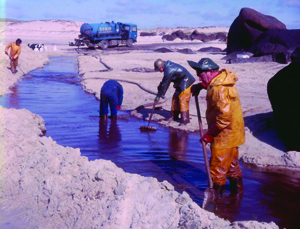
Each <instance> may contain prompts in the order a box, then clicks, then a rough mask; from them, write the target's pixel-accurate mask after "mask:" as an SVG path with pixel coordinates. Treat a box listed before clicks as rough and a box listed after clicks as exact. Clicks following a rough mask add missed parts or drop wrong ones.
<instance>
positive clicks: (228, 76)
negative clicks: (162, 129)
mask: <svg viewBox="0 0 300 229" xmlns="http://www.w3.org/2000/svg"><path fill="white" fill-rule="evenodd" d="M188 63H189V65H190V66H191V67H192V68H193V69H195V70H196V72H197V76H199V80H200V81H201V82H200V83H199V84H195V85H194V86H193V88H192V95H193V96H198V94H199V92H200V90H201V89H203V88H204V89H207V95H206V100H207V110H206V119H207V124H208V131H207V133H206V134H205V135H204V136H203V137H202V138H201V139H200V140H201V141H205V142H206V143H211V158H210V173H211V177H212V180H213V187H214V190H215V191H216V192H217V194H218V196H223V195H224V194H225V183H226V179H227V178H228V179H229V182H230V189H231V192H240V191H243V190H244V187H243V181H242V171H241V169H240V166H239V162H238V146H240V145H242V144H244V142H245V128H244V119H243V113H242V109H241V104H240V99H239V95H238V92H237V89H236V86H235V83H236V82H237V81H238V77H237V75H236V74H234V73H233V72H232V71H230V70H227V69H222V70H220V71H219V66H218V65H217V64H216V63H214V62H213V61H212V60H211V59H209V58H202V59H201V60H200V61H199V62H198V63H196V62H193V61H188Z"/></svg>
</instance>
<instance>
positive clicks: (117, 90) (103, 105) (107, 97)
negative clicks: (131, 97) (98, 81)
mask: <svg viewBox="0 0 300 229" xmlns="http://www.w3.org/2000/svg"><path fill="white" fill-rule="evenodd" d="M122 102H123V87H122V85H121V84H120V83H118V82H117V81H116V80H108V81H106V82H105V83H104V84H103V86H102V88H101V92H100V118H101V119H102V120H107V114H108V105H109V107H110V113H111V118H112V119H116V118H117V113H118V110H120V108H121V105H122Z"/></svg>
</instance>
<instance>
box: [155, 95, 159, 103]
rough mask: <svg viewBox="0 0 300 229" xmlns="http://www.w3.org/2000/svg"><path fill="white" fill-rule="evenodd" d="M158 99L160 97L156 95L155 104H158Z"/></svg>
mask: <svg viewBox="0 0 300 229" xmlns="http://www.w3.org/2000/svg"><path fill="white" fill-rule="evenodd" d="M159 99H160V96H159V95H157V96H156V97H155V102H157V103H158V101H159Z"/></svg>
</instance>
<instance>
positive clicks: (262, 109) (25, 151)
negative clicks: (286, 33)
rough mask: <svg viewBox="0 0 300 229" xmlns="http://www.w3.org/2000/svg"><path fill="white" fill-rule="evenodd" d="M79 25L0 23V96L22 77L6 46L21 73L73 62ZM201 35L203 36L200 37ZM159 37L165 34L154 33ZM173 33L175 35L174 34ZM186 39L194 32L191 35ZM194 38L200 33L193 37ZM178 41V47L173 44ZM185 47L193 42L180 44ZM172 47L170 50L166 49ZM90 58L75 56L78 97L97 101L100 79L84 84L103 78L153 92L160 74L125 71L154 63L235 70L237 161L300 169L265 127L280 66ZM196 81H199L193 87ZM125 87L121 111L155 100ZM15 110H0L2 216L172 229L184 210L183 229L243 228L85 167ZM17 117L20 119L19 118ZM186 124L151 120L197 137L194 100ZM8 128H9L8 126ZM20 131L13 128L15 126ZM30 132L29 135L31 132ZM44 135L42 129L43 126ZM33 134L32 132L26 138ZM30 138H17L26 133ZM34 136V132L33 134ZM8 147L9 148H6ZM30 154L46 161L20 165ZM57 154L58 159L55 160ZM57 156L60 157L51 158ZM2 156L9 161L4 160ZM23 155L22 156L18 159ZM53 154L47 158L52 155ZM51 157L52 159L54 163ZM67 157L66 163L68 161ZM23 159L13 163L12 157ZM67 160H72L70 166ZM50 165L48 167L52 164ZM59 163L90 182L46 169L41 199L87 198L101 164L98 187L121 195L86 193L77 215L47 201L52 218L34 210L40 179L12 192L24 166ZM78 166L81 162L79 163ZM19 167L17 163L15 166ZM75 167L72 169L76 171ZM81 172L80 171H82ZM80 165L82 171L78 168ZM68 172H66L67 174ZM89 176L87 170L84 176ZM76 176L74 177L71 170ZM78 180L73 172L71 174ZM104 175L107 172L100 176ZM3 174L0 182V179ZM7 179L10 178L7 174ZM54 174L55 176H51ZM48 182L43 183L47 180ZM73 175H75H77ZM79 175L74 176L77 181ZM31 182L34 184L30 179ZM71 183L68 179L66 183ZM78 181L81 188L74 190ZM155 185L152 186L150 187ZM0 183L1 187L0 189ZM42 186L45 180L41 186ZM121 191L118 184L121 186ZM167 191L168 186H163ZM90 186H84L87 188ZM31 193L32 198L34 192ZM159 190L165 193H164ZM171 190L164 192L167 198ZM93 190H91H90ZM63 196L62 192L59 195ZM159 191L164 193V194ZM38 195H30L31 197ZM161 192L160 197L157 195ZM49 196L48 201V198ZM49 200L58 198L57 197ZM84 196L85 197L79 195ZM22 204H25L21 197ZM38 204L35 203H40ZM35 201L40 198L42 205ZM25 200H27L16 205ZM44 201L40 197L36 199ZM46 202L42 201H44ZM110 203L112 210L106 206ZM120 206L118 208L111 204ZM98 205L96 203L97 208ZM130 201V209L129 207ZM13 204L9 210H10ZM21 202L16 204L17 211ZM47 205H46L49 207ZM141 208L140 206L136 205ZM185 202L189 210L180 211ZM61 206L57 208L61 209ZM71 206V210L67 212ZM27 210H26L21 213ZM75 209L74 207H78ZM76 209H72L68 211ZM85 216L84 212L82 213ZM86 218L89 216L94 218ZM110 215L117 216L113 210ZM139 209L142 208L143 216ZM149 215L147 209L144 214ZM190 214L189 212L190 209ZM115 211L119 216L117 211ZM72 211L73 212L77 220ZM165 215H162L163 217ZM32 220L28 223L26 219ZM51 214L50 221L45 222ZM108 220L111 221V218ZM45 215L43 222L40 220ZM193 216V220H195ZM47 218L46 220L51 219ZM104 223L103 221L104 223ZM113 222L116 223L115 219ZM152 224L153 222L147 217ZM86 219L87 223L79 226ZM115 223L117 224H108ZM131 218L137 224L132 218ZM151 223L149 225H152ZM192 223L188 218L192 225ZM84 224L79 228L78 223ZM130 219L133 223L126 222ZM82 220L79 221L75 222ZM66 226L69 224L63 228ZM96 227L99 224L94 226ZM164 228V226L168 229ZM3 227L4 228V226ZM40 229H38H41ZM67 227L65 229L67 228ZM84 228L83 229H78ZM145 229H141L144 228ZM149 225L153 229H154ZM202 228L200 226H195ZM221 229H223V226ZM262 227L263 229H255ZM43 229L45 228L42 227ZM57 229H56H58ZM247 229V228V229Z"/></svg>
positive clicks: (134, 179) (176, 56) (175, 57)
mask: <svg viewBox="0 0 300 229" xmlns="http://www.w3.org/2000/svg"><path fill="white" fill-rule="evenodd" d="M81 24H82V23H80V22H64V21H36V22H23V23H6V24H4V23H0V32H1V33H0V34H1V36H0V48H1V47H2V49H3V52H0V55H1V62H0V64H1V65H0V68H1V73H2V74H1V77H0V82H1V91H0V92H1V95H3V94H5V93H8V92H9V89H8V88H9V87H10V86H12V85H13V84H15V83H16V82H18V80H19V79H21V77H22V74H21V71H19V72H18V73H17V74H16V75H12V74H11V73H10V70H8V69H7V67H8V66H9V63H8V58H7V56H5V55H4V48H5V45H6V44H8V43H9V42H11V41H14V40H15V39H17V38H21V39H23V44H22V53H21V56H20V62H19V63H20V67H21V68H22V70H23V71H24V72H25V73H27V72H29V71H31V70H33V69H35V68H37V67H42V66H43V65H44V64H45V63H47V61H48V58H47V56H54V55H56V56H57V55H78V54H77V52H75V51H74V48H73V47H70V46H68V42H73V41H74V38H76V37H77V35H78V33H79V28H80V25H81ZM206 29H207V30H206ZM159 30H160V31H162V30H163V29H159ZM169 30H171V29H169ZM175 30H177V29H173V31H175ZM189 30H190V31H191V32H192V31H193V29H189ZM198 31H199V30H198ZM224 31H225V32H226V31H228V27H224V28H222V27H210V28H203V29H202V30H201V31H199V32H224ZM159 42H160V43H161V47H164V44H165V43H163V42H162V41H161V39H160V37H159V36H155V37H138V44H151V43H159ZM176 42H177V41H176ZM27 43H45V44H46V46H47V47H48V48H47V51H46V52H34V51H32V50H30V49H29V48H27V47H26V46H27ZM184 43H193V42H188V41H184ZM209 46H213V47H220V48H222V49H224V48H226V44H224V43H223V44H222V43H220V42H210V43H203V44H200V45H199V44H194V45H193V46H187V47H188V48H190V49H192V50H193V51H197V50H198V49H200V48H202V47H209ZM168 48H170V47H168ZM171 48H172V49H173V50H176V49H177V48H178V47H177V46H176V45H174V46H172V47H171ZM181 48H184V46H180V49H181ZM93 55H94V56H92V55H78V66H79V73H81V74H82V78H83V79H84V81H82V85H83V90H85V91H87V92H89V93H93V94H95V96H96V97H97V98H99V91H100V88H101V86H102V84H103V83H104V82H105V80H100V79H99V80H95V79H89V78H95V77H97V78H107V79H108V78H109V79H126V80H130V81H134V82H137V83H139V84H141V85H142V86H144V87H145V88H147V89H149V90H151V91H153V92H156V91H157V86H158V84H159V82H160V81H161V79H162V74H161V73H136V72H126V71H124V69H132V68H140V67H144V68H153V62H154V61H155V60H156V59H157V58H162V59H164V60H171V61H173V62H176V63H179V64H181V65H183V66H185V67H186V68H187V69H188V70H189V71H190V72H191V73H192V74H193V75H195V73H194V71H193V70H192V69H191V68H190V67H189V66H188V64H187V62H186V61H187V60H193V61H197V62H198V61H199V59H201V58H203V57H209V58H211V59H213V60H214V61H215V62H216V63H217V64H219V65H220V66H221V68H228V69H231V70H232V71H234V72H235V73H236V74H237V75H238V77H239V81H238V82H237V89H238V91H239V94H240V98H241V103H242V109H243V112H244V118H245V123H246V143H245V144H244V145H243V146H241V148H240V160H242V161H244V162H247V163H253V164H255V165H257V166H262V167H265V166H268V167H270V166H275V168H274V169H276V167H284V168H289V169H300V156H299V153H298V152H287V153H286V152H284V147H283V146H282V143H281V141H280V140H279V139H278V138H277V136H276V134H275V132H274V131H273V130H272V129H270V128H269V127H268V124H269V123H270V115H269V114H268V112H271V111H272V109H271V106H270V103H269V100H268V96H267V89H266V88H267V82H268V80H269V79H270V78H271V77H272V76H273V75H274V74H275V73H277V71H279V70H280V69H282V68H283V67H285V65H282V64H278V63H273V62H268V63H255V64H250V63H247V64H233V65H228V64H225V61H223V60H221V58H222V57H223V56H224V55H221V54H215V55H213V54H208V53H199V52H197V54H190V55H189V54H181V53H178V52H173V53H154V52H143V51H131V52H130V53H127V52H106V51H102V50H96V51H94V52H93ZM100 58H101V60H102V61H104V62H105V63H106V64H107V65H108V66H110V67H111V68H113V70H112V71H108V72H90V71H95V70H96V71H97V70H105V69H106V68H105V66H104V65H102V64H101V63H100V62H99V59H100ZM197 82H198V80H197ZM122 85H123V87H124V102H123V105H122V109H135V108H136V107H138V106H140V105H142V104H146V103H151V102H153V99H154V98H155V96H154V95H151V94H149V93H147V92H145V91H143V90H141V89H140V88H139V87H137V86H136V85H132V84H128V83H122ZM173 92H174V89H173V88H172V85H171V86H170V88H169V90H168V92H167V94H166V102H165V103H163V104H162V105H161V106H162V107H163V109H165V110H170V106H171V97H172V94H173ZM204 98H205V92H201V94H200V107H201V112H202V116H203V121H204V126H205V127H206V123H205V99H204ZM18 112H19V111H16V110H14V109H11V110H7V109H3V108H1V119H0V121H1V122H0V124H1V126H0V127H1V133H3V134H2V135H1V140H2V142H5V144H4V143H3V144H2V148H1V158H2V160H1V166H0V172H1V181H2V182H1V184H2V187H3V188H2V189H1V196H0V197H1V198H0V199H1V201H2V205H1V206H2V208H3V207H6V208H5V211H6V212H9V211H12V210H14V209H20V208H21V209H23V208H24V211H22V212H23V213H24V214H23V215H22V217H24V218H25V220H26V221H27V220H30V221H31V225H36V224H38V223H42V224H41V225H46V224H48V225H49V228H51V227H50V226H52V228H55V226H54V225H55V224H54V220H58V221H57V224H56V226H59V228H75V227H72V225H73V224H72V223H74V221H73V218H72V219H71V218H70V217H69V218H68V216H67V215H68V212H69V213H70V216H72V217H80V214H82V215H84V217H85V218H84V219H80V220H79V221H80V222H79V223H78V224H77V227H76V228H91V227H92V226H95V227H97V228H99V227H100V225H98V226H97V225H96V224H95V223H97V220H96V221H93V220H91V219H92V218H91V217H96V218H97V214H99V215H102V216H101V217H102V218H101V217H100V216H99V217H100V218H101V219H100V218H99V222H100V221H101V222H106V224H105V223H104V227H103V228H118V224H119V223H122V222H126V224H127V223H128V225H129V224H130V222H131V223H133V225H135V226H136V227H134V228H166V227H169V226H171V227H172V226H174V225H178V223H179V222H180V219H181V220H182V217H183V218H184V217H185V216H186V215H185V216H183V215H184V210H183V209H185V208H182V206H188V207H187V208H190V209H186V212H190V213H191V212H193V213H192V214H193V217H194V219H193V220H188V221H187V224H188V223H189V225H190V226H191V225H193V224H194V225H198V226H199V228H202V227H205V226H208V225H210V227H211V228H219V227H220V228H241V227H242V226H243V224H239V225H238V224H237V223H236V224H235V227H234V226H233V225H231V226H229V223H228V222H225V221H222V220H220V219H217V218H215V217H214V216H212V215H213V214H211V215H210V216H207V215H206V214H208V213H207V212H205V211H202V209H201V208H199V206H196V205H195V204H194V203H192V201H191V200H190V199H189V198H187V199H188V200H187V201H186V202H184V203H181V205H180V206H179V205H178V202H176V201H175V200H176V198H177V197H178V193H176V192H175V191H173V188H172V187H169V188H163V189H160V190H158V189H159V186H160V185H161V184H159V183H158V182H157V181H155V179H154V180H152V179H150V180H151V185H153V186H155V187H157V188H158V189H154V190H152V189H148V188H147V187H145V188H141V186H139V185H138V184H142V183H144V182H148V181H147V180H148V179H147V178H143V177H140V176H135V175H130V174H124V172H123V171H121V170H120V169H118V168H117V167H116V166H114V165H111V164H107V163H108V162H105V161H102V160H99V161H96V162H87V161H86V159H84V158H83V157H80V156H79V154H80V152H79V150H74V149H71V148H68V147H61V146H58V145H57V144H56V143H55V142H53V141H52V139H51V138H45V137H40V136H39V134H40V132H39V131H38V129H36V128H40V129H43V128H44V127H43V124H42V123H43V121H42V119H41V118H40V117H39V118H37V117H36V116H34V115H32V114H29V113H28V112H27V111H24V110H22V111H20V112H21V113H20V114H19V115H16V114H17V113H18ZM22 112H23V113H22ZM132 114H133V115H136V116H137V117H138V116H140V114H139V113H138V112H132ZM24 117H25V119H26V120H27V121H26V123H29V125H24V120H23V119H22V118H24ZM190 117H191V123H190V124H188V125H187V126H185V127H180V126H178V123H177V122H168V121H164V120H163V119H164V117H162V116H159V115H157V114H155V115H154V119H155V120H156V121H158V122H159V123H160V124H162V125H165V126H170V127H172V128H177V129H184V130H188V131H197V130H198V123H197V117H196V108H195V102H194V98H192V99H191V102H190ZM8 122H9V123H10V124H9V123H8ZM21 123H23V124H21ZM18 124H19V125H18ZM33 127H34V128H33ZM46 128H47V127H46ZM32 131H34V132H32ZM27 132H28V134H22V133H27ZM31 132H32V133H31ZM20 138H21V141H22V142H23V143H22V144H23V145H22V147H21V148H20V147H19V146H18V144H19V142H20ZM8 146H9V148H8ZM31 152H47V154H48V156H47V160H48V162H42V158H40V159H39V160H41V161H39V160H37V161H36V162H32V161H31V159H30V160H29V159H26V158H27V157H29V155H30V153H31ZM60 152H61V153H60ZM68 152H72V154H73V153H74V152H75V153H74V154H75V155H74V157H75V159H74V158H73V156H70V155H71V154H69V153H68ZM57 154H59V155H61V156H59V157H58V156H57ZM8 155H10V156H9V158H10V160H7V159H5V157H7V156H8ZM22 155H23V156H22ZM51 155H52V156H51ZM53 155H55V156H53ZM67 155H69V156H67ZM19 157H20V158H22V160H19V159H17V158H19ZM72 158H73V159H72ZM28 160H29V161H28ZM52 160H54V161H52ZM60 160H63V161H64V163H66V164H67V163H68V160H72V163H71V164H73V166H75V165H76V163H77V162H75V161H78V163H79V164H78V163H77V165H78V166H79V167H78V168H77V167H76V169H79V170H80V171H84V173H85V172H86V173H89V174H90V175H89V176H90V178H89V179H88V181H87V180H86V178H82V179H79V180H73V182H71V180H70V179H75V178H74V177H73V178H71V177H69V176H70V174H69V175H68V173H67V172H66V173H63V174H61V175H59V174H56V173H57V171H55V170H53V169H52V170H51V168H48V167H47V168H45V169H46V170H48V169H50V170H51V171H52V172H51V173H45V172H43V174H42V176H45V179H46V180H49V182H50V183H49V187H48V185H47V190H48V191H47V192H54V193H55V192H57V190H59V192H61V191H62V190H68V192H69V193H70V195H71V192H72V188H71V190H70V186H69V185H74V184H77V183H78V185H83V183H84V182H85V183H84V185H83V186H81V187H80V188H81V189H83V190H84V193H85V195H87V193H88V191H87V190H85V188H84V187H85V185H87V184H88V185H91V184H92V183H93V182H92V181H91V179H93V177H95V176H96V174H97V173H98V172H99V171H100V169H101V167H103V166H104V164H107V165H106V166H107V167H105V166H104V167H105V168H107V169H108V170H104V171H106V172H107V171H110V172H111V174H110V175H108V176H110V177H109V178H108V177H102V178H101V179H103V180H104V182H105V183H104V184H105V187H106V188H109V185H112V183H110V182H112V180H113V179H116V177H121V178H120V180H119V181H118V183H119V184H118V185H116V186H114V185H113V186H112V187H113V188H112V189H116V190H119V191H117V192H120V193H119V194H117V195H115V194H113V193H110V194H109V193H108V192H107V193H106V191H107V190H106V191H105V188H103V190H102V191H103V192H105V194H103V196H104V199H102V200H101V198H98V199H97V198H96V197H97V195H98V194H97V193H93V194H91V197H89V198H94V199H93V202H90V203H91V204H92V205H90V206H89V204H88V202H87V201H86V200H85V201H83V200H81V201H79V200H78V201H79V202H78V203H79V204H81V207H80V209H81V210H80V209H77V208H78V205H76V204H78V203H73V202H72V201H71V200H70V202H72V203H68V201H66V200H67V198H65V199H59V197H58V196H56V197H55V198H54V197H53V198H54V199H52V197H49V198H50V199H51V201H54V202H53V204H54V205H53V206H51V212H49V211H46V210H45V208H47V209H48V207H49V206H48V205H47V203H46V202H47V201H46V199H45V201H46V202H45V203H44V202H43V204H42V203H41V204H36V203H33V202H34V201H36V200H35V198H36V196H40V195H42V196H43V195H46V194H45V192H44V191H43V190H44V189H43V188H42V186H43V185H42V184H43V180H40V181H38V180H37V179H39V178H38V177H39V176H38V175H36V178H27V179H25V180H26V182H27V183H26V182H25V181H24V182H25V183H24V185H25V186H26V187H28V188H23V189H22V190H21V189H16V187H14V185H15V184H16V182H17V183H18V180H19V179H21V178H20V177H19V176H22V174H23V175H24V174H26V175H29V174H34V173H32V171H31V170H30V169H29V170H28V167H27V164H28V163H35V164H36V165H37V166H36V167H39V166H40V165H39V163H45V164H43V166H47V165H46V164H48V163H49V164H51V163H53V165H56V166H57V168H58V167H59V164H60V162H61V161H60ZM79 161H80V162H79ZM18 163H20V164H18ZM74 163H75V164H74ZM82 163H83V164H84V165H83V164H82ZM81 164H82V165H81ZM20 165H22V166H23V167H22V166H21V167H20V169H19V170H18V171H19V172H17V171H15V170H14V169H13V168H14V166H20ZM73 168H74V167H72V169H73ZM89 168H90V169H92V168H93V169H92V170H93V171H90V172H89V171H85V170H89ZM37 169H38V170H37V171H36V172H42V171H43V169H41V168H37ZM72 169H68V170H66V171H69V172H70V171H72ZM76 169H75V170H76ZM74 173H76V171H74ZM103 173H105V172H103ZM2 174H3V175H2ZM7 174H11V175H7ZM54 174H55V176H54ZM48 176H49V177H48ZM76 176H77V175H76ZM78 176H79V175H78ZM32 179H33V180H35V181H34V182H33V180H32ZM68 179H69V180H68ZM80 182H83V183H80ZM152 182H154V183H152ZM3 184H4V186H3ZM33 184H34V185H37V186H39V187H31V188H29V187H30V186H32V185H33ZM47 184H48V181H47ZM121 184H123V185H121ZM136 185H138V187H139V189H138V190H139V191H138V193H136V191H134V190H136V188H135V186H136ZM167 186H168V185H167ZM86 187H88V186H86ZM33 189H34V190H35V191H34V192H33V191H32V190H33ZM162 190H165V191H162ZM167 190H169V191H168V192H170V191H171V192H170V193H167V192H166V191H167ZM94 191H95V190H94ZM62 192H63V191H62ZM160 192H164V193H163V194H162V193H160ZM34 193H35V194H36V196H34V195H35V194H34ZM84 193H83V194H78V195H79V196H80V198H82V199H84V198H85V197H84ZM153 193H157V194H158V195H166V198H167V199H168V198H169V197H168V196H170V198H171V199H168V200H167V199H166V202H164V206H168V208H170V212H169V214H171V215H164V214H163V213H161V214H162V215H163V216H164V217H167V218H168V220H167V221H166V218H164V219H163V218H159V217H156V216H159V215H160V212H159V202H160V200H157V199H156V197H153V196H152V195H153ZM159 193H160V194H159ZM47 195H50V194H47ZM55 195H58V193H56V194H55ZM81 195H83V196H81ZM139 195H141V197H140V199H138V200H137V199H136V198H137V197H138V196H139ZM25 197H26V198H27V199H26V198H25ZM40 197H41V196H40ZM40 197H39V198H40ZM22 198H25V199H22ZM41 198H42V197H41ZM43 198H45V196H44V197H43ZM147 198H149V199H148V200H149V201H150V202H151V207H150V209H153V211H149V210H147V208H145V204H146V203H145V202H143V200H147ZM113 199H114V200H115V201H116V202H115V203H114V202H113V201H112V200H113ZM117 200H118V201H117ZM97 201H99V202H97ZM132 202H133V203H132ZM8 203H11V206H9V205H8ZM18 203H19V204H18ZM51 203H52V202H51ZM128 203H132V205H130V206H131V208H129V209H127V208H126V209H127V210H126V211H121V210H120V209H122V206H128ZM138 203H139V204H138ZM186 203H188V204H187V205H185V204H186ZM62 204H63V205H62ZM68 204H70V205H68ZM26 206H27V207H26ZM58 206H64V207H63V210H62V212H63V213H59V211H60V210H59V209H58V208H57V207H58ZM76 206H77V208H76ZM105 206H111V207H112V210H110V211H111V212H110V214H109V213H108V212H107V210H103V211H102V210H101V208H103V209H105V208H106V207H105ZM74 208H76V210H74ZM37 209H41V212H42V214H43V216H41V215H38V214H37V213H34V214H33V212H36V211H35V210H37ZM88 209H90V210H88ZM95 209H97V211H96V212H94V213H93V214H92V212H93V211H95ZM114 209H115V210H114ZM142 209H145V211H144V210H142ZM148 209H149V208H148ZM179 209H181V210H180V211H181V214H180V213H179ZM191 209H192V210H191ZM120 211H121V212H120ZM75 212H76V213H75ZM164 212H165V211H164ZM30 214H31V215H32V216H29V215H30ZM51 214H53V215H52V216H51ZM109 215H110V217H109ZM44 216H45V217H44ZM59 216H60V217H61V218H59ZM196 216H197V217H196ZM51 217H52V218H51ZM106 217H107V218H106ZM114 217H115V218H114ZM134 217H140V218H138V219H139V221H134V220H133V219H134ZM153 217H154V218H153ZM85 219H86V220H85ZM113 219H114V220H115V221H113ZM129 219H131V221H130V220H129ZM135 219H137V218H135ZM152 219H153V220H152ZM190 219H191V218H190ZM84 220H85V221H84ZM132 220H133V221H132ZM81 221H82V222H81ZM68 222H69V223H68ZM99 222H98V223H99ZM166 222H167V223H166ZM3 223H4V221H3ZM246 224H247V225H248V226H249V225H250V222H244V226H245V225H246ZM41 225H39V226H41ZM70 225H71V226H70ZM83 225H85V226H83ZM146 225H147V226H146ZM154 225H155V227H154ZM200 225H201V226H200ZM221 225H222V226H221ZM53 226H54V227H53ZM259 226H261V227H259ZM44 228H47V227H44ZM56 228H58V227H56ZM248 228H250V227H248ZM251 228H277V226H276V225H274V224H265V225H258V224H257V225H252V226H251Z"/></svg>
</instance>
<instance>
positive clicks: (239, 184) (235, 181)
mask: <svg viewBox="0 0 300 229" xmlns="http://www.w3.org/2000/svg"><path fill="white" fill-rule="evenodd" d="M229 183H230V190H231V192H235V193H236V192H244V184H243V179H242V178H241V177H239V178H229Z"/></svg>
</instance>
